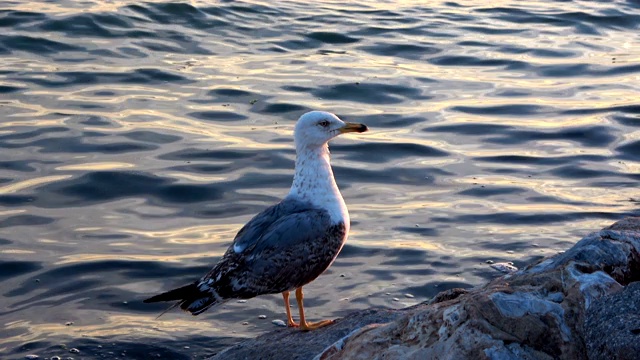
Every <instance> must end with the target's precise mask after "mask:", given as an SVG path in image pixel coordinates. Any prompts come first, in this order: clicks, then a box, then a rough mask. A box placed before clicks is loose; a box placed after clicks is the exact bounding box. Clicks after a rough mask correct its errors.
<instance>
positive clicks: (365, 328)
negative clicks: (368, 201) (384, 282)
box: [211, 217, 640, 360]
mask: <svg viewBox="0 0 640 360" xmlns="http://www.w3.org/2000/svg"><path fill="white" fill-rule="evenodd" d="M211 359H279V360H281V359H317V360H329V359H452V360H453V359H456V360H458V359H514V360H515V359H531V360H545V359H549V360H551V359H572V360H573V359H640V217H632V218H626V219H624V220H621V221H618V222H616V223H615V224H613V225H611V226H609V227H607V228H605V229H602V230H600V231H598V232H594V233H592V234H590V235H588V236H586V237H585V238H583V239H582V240H580V241H579V242H578V243H576V244H575V245H574V246H573V247H572V248H570V249H568V250H567V251H566V252H564V253H561V254H558V255H555V256H553V257H550V258H546V259H543V260H541V261H539V262H537V263H535V264H531V265H529V266H527V267H525V268H523V269H521V270H518V271H515V272H512V273H509V274H506V275H504V276H501V277H499V278H496V279H494V280H493V281H491V282H489V283H488V284H486V285H484V286H480V287H477V288H473V289H466V290H465V289H451V290H448V291H445V292H442V293H440V294H438V295H437V296H436V297H435V298H434V299H432V300H430V301H428V302H425V303H422V304H419V305H416V306H413V307H410V308H406V309H399V310H391V309H369V310H365V311H360V312H355V313H352V314H350V315H349V316H346V317H345V318H342V319H339V320H338V321H337V322H336V323H335V324H333V325H330V326H327V327H325V328H322V329H319V330H316V331H311V332H301V331H297V330H295V329H278V330H275V331H272V332H269V333H266V334H263V335H261V336H259V337H257V338H255V339H250V340H246V341H243V342H240V343H239V344H237V345H234V346H232V347H230V348H228V349H226V350H224V351H223V352H220V353H218V354H216V355H215V356H213V357H212V358H211Z"/></svg>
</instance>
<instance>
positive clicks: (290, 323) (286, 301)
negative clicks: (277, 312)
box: [282, 291, 300, 327]
mask: <svg viewBox="0 0 640 360" xmlns="http://www.w3.org/2000/svg"><path fill="white" fill-rule="evenodd" d="M282 298H283V299H284V309H285V310H287V326H288V327H298V326H300V325H298V324H296V323H295V322H294V321H293V317H291V305H290V304H289V292H288V291H284V292H283V293H282Z"/></svg>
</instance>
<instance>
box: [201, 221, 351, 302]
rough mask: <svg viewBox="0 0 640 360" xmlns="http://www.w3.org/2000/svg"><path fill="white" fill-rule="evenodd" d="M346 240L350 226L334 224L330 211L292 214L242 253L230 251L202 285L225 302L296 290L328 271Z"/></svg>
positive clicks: (267, 228)
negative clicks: (213, 290) (347, 229)
mask: <svg viewBox="0 0 640 360" xmlns="http://www.w3.org/2000/svg"><path fill="white" fill-rule="evenodd" d="M250 230H251V229H250ZM344 236H345V227H344V224H339V225H332V224H331V219H330V217H329V214H328V213H327V212H326V211H324V210H321V209H308V210H302V211H298V212H294V213H290V212H289V213H288V214H286V215H283V216H280V217H278V219H277V220H276V221H274V222H273V223H272V224H270V225H269V226H266V227H265V228H264V230H263V233H262V234H260V235H259V236H258V238H257V239H256V240H254V241H253V242H251V243H250V244H249V245H248V246H246V247H244V248H243V249H242V251H240V252H236V251H234V250H233V247H232V248H230V249H229V251H227V253H226V254H225V255H224V257H223V259H222V260H221V261H220V263H218V264H217V265H216V267H215V268H214V269H213V270H212V271H211V272H210V273H209V274H208V275H207V277H206V278H205V279H203V280H202V281H201V284H203V282H205V281H206V282H207V285H208V286H212V287H215V289H216V291H217V293H218V294H219V295H220V296H222V297H223V298H251V297H254V296H257V295H260V294H271V293H278V292H282V291H285V290H292V289H294V288H297V287H300V286H302V285H305V284H307V283H308V282H310V281H312V280H314V279H315V278H316V277H318V276H319V275H320V274H321V273H322V272H324V270H326V269H327V267H328V266H329V265H330V264H331V263H332V262H333V260H334V259H335V257H336V256H337V254H338V252H339V251H340V249H341V248H342V243H343V240H344ZM208 280H211V282H208Z"/></svg>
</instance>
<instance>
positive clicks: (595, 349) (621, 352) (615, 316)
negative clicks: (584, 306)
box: [584, 274, 640, 360]
mask: <svg viewBox="0 0 640 360" xmlns="http://www.w3.org/2000/svg"><path fill="white" fill-rule="evenodd" d="M639 275H640V274H639ZM584 328H585V333H586V334H585V336H586V343H587V354H588V356H589V359H590V360H609V359H618V360H632V359H638V358H640V281H636V282H633V283H631V284H629V285H628V286H627V287H626V288H625V289H624V290H622V291H620V292H619V293H616V294H613V295H610V296H607V297H604V298H602V299H599V300H598V301H595V302H594V303H593V305H592V306H591V307H590V308H589V310H587V320H586V323H585V327H584Z"/></svg>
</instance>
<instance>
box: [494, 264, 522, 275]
mask: <svg viewBox="0 0 640 360" xmlns="http://www.w3.org/2000/svg"><path fill="white" fill-rule="evenodd" d="M490 266H491V268H493V269H496V270H498V271H500V272H503V273H505V274H509V273H512V272H515V271H518V268H517V267H515V266H513V264H511V263H504V262H502V263H495V264H491V265H490Z"/></svg>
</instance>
